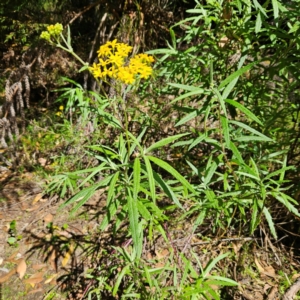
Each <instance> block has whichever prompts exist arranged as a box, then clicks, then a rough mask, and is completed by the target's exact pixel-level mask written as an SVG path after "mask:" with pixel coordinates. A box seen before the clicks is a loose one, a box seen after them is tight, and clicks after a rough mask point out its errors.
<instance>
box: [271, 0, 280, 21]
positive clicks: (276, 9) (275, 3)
mask: <svg viewBox="0 0 300 300" xmlns="http://www.w3.org/2000/svg"><path fill="white" fill-rule="evenodd" d="M272 5H273V13H274V19H277V18H278V13H279V8H278V2H277V0H272Z"/></svg>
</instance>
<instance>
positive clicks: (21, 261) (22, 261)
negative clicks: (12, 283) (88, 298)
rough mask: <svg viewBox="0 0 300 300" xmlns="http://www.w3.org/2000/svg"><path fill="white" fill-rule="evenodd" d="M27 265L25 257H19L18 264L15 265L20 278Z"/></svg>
mask: <svg viewBox="0 0 300 300" xmlns="http://www.w3.org/2000/svg"><path fill="white" fill-rule="evenodd" d="M26 270H27V265H26V262H25V259H23V258H21V259H19V262H18V265H17V273H19V277H20V279H22V278H23V277H24V275H25V273H26Z"/></svg>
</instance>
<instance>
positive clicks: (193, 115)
mask: <svg viewBox="0 0 300 300" xmlns="http://www.w3.org/2000/svg"><path fill="white" fill-rule="evenodd" d="M198 115H199V111H198V110H197V109H195V110H194V111H192V112H191V113H189V114H188V115H186V116H184V117H183V118H182V119H181V120H180V121H178V122H177V123H176V124H175V127H176V126H180V125H182V124H185V123H186V122H189V121H190V120H193V119H194V118H196V117H197V116H198Z"/></svg>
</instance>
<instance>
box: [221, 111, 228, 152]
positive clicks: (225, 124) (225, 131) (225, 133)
mask: <svg viewBox="0 0 300 300" xmlns="http://www.w3.org/2000/svg"><path fill="white" fill-rule="evenodd" d="M221 124H222V130H223V136H224V140H225V144H226V147H227V148H229V147H230V137H229V126H228V119H227V118H226V117H224V116H221Z"/></svg>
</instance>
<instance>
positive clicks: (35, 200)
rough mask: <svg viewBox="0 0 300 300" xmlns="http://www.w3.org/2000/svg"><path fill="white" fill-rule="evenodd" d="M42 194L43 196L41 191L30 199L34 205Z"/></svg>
mask: <svg viewBox="0 0 300 300" xmlns="http://www.w3.org/2000/svg"><path fill="white" fill-rule="evenodd" d="M42 196H43V194H42V193H39V194H37V195H36V196H35V197H34V199H33V201H32V205H34V204H36V203H37V202H38V201H40V200H41V199H42Z"/></svg>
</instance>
